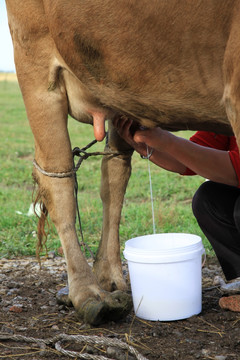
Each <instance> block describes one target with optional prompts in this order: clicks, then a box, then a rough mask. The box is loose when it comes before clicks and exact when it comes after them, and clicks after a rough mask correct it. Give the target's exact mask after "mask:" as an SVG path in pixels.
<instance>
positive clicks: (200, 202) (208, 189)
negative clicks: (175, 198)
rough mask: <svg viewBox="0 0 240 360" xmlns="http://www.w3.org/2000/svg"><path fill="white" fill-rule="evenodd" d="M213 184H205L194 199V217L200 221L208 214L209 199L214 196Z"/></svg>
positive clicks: (208, 182) (209, 182)
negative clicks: (200, 218)
mask: <svg viewBox="0 0 240 360" xmlns="http://www.w3.org/2000/svg"><path fill="white" fill-rule="evenodd" d="M212 188H213V182H211V181H206V182H204V183H203V184H202V185H201V186H200V187H199V188H198V190H197V191H196V193H195V194H194V196H193V199H192V211H193V214H194V216H195V217H196V218H197V219H199V217H202V216H203V215H204V214H206V213H207V212H208V204H209V199H210V197H211V194H212Z"/></svg>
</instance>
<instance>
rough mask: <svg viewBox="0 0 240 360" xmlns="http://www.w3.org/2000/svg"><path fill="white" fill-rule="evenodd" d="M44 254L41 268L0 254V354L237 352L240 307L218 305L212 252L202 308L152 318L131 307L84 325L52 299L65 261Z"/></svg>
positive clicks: (221, 359) (222, 356) (219, 355)
mask: <svg viewBox="0 0 240 360" xmlns="http://www.w3.org/2000/svg"><path fill="white" fill-rule="evenodd" d="M50 255H51V256H50V258H48V259H45V260H43V261H42V269H41V270H39V266H38V264H37V262H36V260H35V259H34V258H27V259H16V260H6V259H2V260H0V359H21V360H22V359H23V360H24V359H26V360H30V359H31V360H35V359H49V358H50V359H52V360H57V359H72V358H74V359H77V358H79V359H80V358H84V359H98V360H104V359H116V360H125V359H126V360H133V359H148V360H156V359H159V360H161V359H167V360H170V359H184V360H187V359H215V360H226V359H227V360H228V359H229V360H234V359H240V313H237V312H231V311H227V310H222V309H221V308H220V307H219V304H218V301H219V298H220V297H221V296H222V293H221V291H220V289H219V287H217V286H214V283H213V280H214V277H215V276H216V275H221V270H220V267H219V265H218V263H217V261H216V259H215V258H209V259H207V262H206V265H205V267H204V268H203V309H202V313H201V314H200V315H198V316H193V317H191V318H189V319H186V320H181V321H172V322H151V321H144V320H141V319H139V318H137V317H135V316H134V313H133V312H132V313H131V314H130V315H128V316H127V318H125V319H124V320H122V321H120V322H118V323H114V322H111V323H109V324H104V325H102V326H101V327H90V326H89V325H85V324H84V323H83V322H82V321H81V320H80V319H78V318H77V316H76V314H75V312H74V310H73V308H67V307H64V306H62V305H58V304H57V302H56V292H57V291H58V290H59V289H60V288H61V287H63V286H65V285H66V270H65V262H64V260H63V259H62V258H61V257H55V256H54V254H50ZM125 268H126V265H125ZM76 335H77V336H76ZM17 336H20V337H17ZM93 336H97V338H94V337H93ZM36 339H43V340H45V343H44V342H43V341H40V340H38V341H37V340H36ZM133 349H135V350H133ZM134 351H135V354H134Z"/></svg>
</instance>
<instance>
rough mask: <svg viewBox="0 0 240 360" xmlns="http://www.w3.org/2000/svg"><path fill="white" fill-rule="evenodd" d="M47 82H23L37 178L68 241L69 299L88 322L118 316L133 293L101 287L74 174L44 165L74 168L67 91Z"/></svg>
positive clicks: (65, 248) (63, 239)
mask: <svg viewBox="0 0 240 360" xmlns="http://www.w3.org/2000/svg"><path fill="white" fill-rule="evenodd" d="M30 76H31V75H30V74H29V77H28V80H29V79H30ZM39 81H40V80H39ZM28 84H29V85H28ZM32 84H34V87H33V88H32ZM47 86H48V83H47V81H46V79H44V77H43V76H42V78H41V85H39V83H36V82H35V81H34V79H32V81H29V82H28V83H27V84H26V83H25V82H24V81H23V83H22V89H23V95H24V99H25V105H26V109H27V113H28V118H29V120H30V124H31V128H32V131H33V134H34V138H35V159H36V163H37V164H38V165H39V168H34V177H35V179H36V181H37V183H38V185H39V193H40V195H41V198H42V201H43V203H44V205H45V207H46V208H47V210H48V212H49V215H50V217H51V219H52V221H53V223H54V225H55V227H56V229H57V231H58V234H59V237H60V240H61V243H62V247H63V251H64V255H65V259H66V262H67V272H68V284H69V298H70V300H71V302H72V303H73V305H74V307H75V309H76V311H77V312H78V313H79V315H80V316H81V317H82V318H83V319H84V320H85V321H86V322H88V323H91V324H99V323H102V322H105V321H107V320H111V319H112V320H117V319H119V318H121V317H123V316H125V315H126V314H127V313H128V312H129V311H130V309H131V306H132V303H131V298H130V297H129V295H127V294H125V293H123V292H119V291H118V292H115V293H113V294H111V293H108V292H106V291H104V290H103V289H101V288H100V286H99V284H98V282H97V280H96V277H95V275H94V274H93V273H92V270H91V268H90V267H89V265H88V263H87V261H86V259H85V258H84V256H83V254H82V252H81V249H80V246H79V243H78V238H77V234H76V229H75V217H76V204H75V197H74V178H73V177H72V176H70V177H64V178H61V177H60V178H58V177H50V176H47V175H46V174H43V173H42V171H41V170H39V169H43V170H44V171H45V172H50V173H56V174H58V173H60V174H61V173H67V172H69V171H71V170H72V167H73V160H72V151H71V145H70V140H69V135H68V130H67V115H68V113H67V111H68V103H67V96H66V94H65V92H64V91H63V89H62V87H61V86H59V87H57V86H56V87H55V88H54V89H53V90H51V91H47Z"/></svg>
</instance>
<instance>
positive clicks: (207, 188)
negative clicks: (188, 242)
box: [192, 181, 240, 280]
mask: <svg viewBox="0 0 240 360" xmlns="http://www.w3.org/2000/svg"><path fill="white" fill-rule="evenodd" d="M192 208H193V213H194V215H195V217H196V219H197V221H198V224H199V226H200V228H201V229H202V231H203V233H204V234H205V236H206V237H207V239H208V240H209V241H210V243H211V245H212V247H213V249H214V251H215V253H216V256H217V258H218V260H219V263H220V265H221V267H222V270H223V272H224V275H225V277H226V279H227V280H232V279H235V278H236V277H240V189H239V188H237V187H233V186H229V185H224V184H219V183H215V182H212V181H206V182H205V183H203V184H202V185H201V186H200V187H199V189H198V190H197V192H196V194H195V195H194V197H193V202H192Z"/></svg>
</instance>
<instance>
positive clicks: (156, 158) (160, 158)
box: [150, 149, 186, 174]
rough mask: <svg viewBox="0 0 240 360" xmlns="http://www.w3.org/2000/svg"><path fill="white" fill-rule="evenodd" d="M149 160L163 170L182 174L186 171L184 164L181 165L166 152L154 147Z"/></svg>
mask: <svg viewBox="0 0 240 360" xmlns="http://www.w3.org/2000/svg"><path fill="white" fill-rule="evenodd" d="M150 161H152V162H153V163H154V164H156V165H157V166H160V167H161V168H163V169H165V170H168V171H172V172H175V173H179V174H184V172H185V171H186V166H185V165H183V164H182V163H181V162H179V161H178V160H176V159H175V158H173V157H172V156H171V155H169V154H168V153H166V152H160V151H158V150H156V149H154V151H153V153H152V156H151V158H150Z"/></svg>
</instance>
